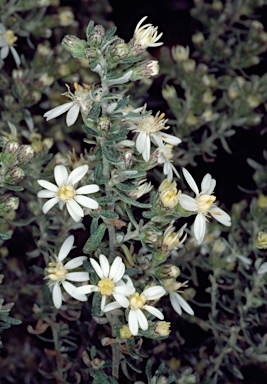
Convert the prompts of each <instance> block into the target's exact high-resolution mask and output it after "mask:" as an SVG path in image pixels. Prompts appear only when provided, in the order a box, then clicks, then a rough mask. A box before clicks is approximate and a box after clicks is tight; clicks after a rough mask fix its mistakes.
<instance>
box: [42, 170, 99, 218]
mask: <svg viewBox="0 0 267 384" xmlns="http://www.w3.org/2000/svg"><path fill="white" fill-rule="evenodd" d="M87 171H88V165H82V166H80V167H77V168H75V169H74V170H73V171H72V172H71V173H70V174H68V171H67V168H66V167H65V166H64V165H57V166H56V167H55V170H54V176H55V180H56V184H57V185H55V184H52V183H50V182H49V181H46V180H37V182H38V183H39V184H40V185H41V187H43V188H45V189H42V190H41V191H39V192H38V194H37V196H38V197H40V198H45V199H47V198H49V200H48V201H47V202H46V203H45V204H44V206H43V213H44V214H46V213H47V212H48V211H49V210H50V209H51V208H52V207H53V206H54V205H55V204H57V203H58V205H59V208H60V209H63V207H64V205H65V204H66V206H67V210H68V212H69V214H70V216H71V217H72V218H73V220H74V221H76V222H79V221H80V220H81V218H82V217H84V212H83V209H82V208H81V207H80V205H82V206H83V207H86V208H90V209H97V208H98V207H99V205H98V202H97V201H95V200H94V199H91V198H90V197H87V196H83V195H84V194H88V193H95V192H98V191H99V186H98V185H96V184H91V185H85V186H83V187H80V188H78V189H76V185H77V184H78V182H79V181H80V180H81V179H82V178H83V177H84V176H85V174H86V172H87ZM79 204H80V205H79Z"/></svg>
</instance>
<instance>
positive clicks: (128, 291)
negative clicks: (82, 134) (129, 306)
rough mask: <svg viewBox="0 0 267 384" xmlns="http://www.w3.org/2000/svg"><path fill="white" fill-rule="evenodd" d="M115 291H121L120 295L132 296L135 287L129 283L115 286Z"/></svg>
mask: <svg viewBox="0 0 267 384" xmlns="http://www.w3.org/2000/svg"><path fill="white" fill-rule="evenodd" d="M113 292H115V293H119V294H120V295H124V296H130V295H132V294H133V293H134V292H135V288H134V287H132V286H129V285H122V286H117V285H116V287H114V288H113Z"/></svg>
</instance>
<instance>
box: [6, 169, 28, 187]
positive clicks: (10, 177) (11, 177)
mask: <svg viewBox="0 0 267 384" xmlns="http://www.w3.org/2000/svg"><path fill="white" fill-rule="evenodd" d="M23 177H24V171H23V169H21V168H19V167H16V168H13V169H11V170H10V171H8V172H7V173H6V174H5V182H6V183H9V184H14V183H17V182H18V181H20V180H21V179H23Z"/></svg>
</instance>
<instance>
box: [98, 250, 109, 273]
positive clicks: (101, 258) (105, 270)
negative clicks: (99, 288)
mask: <svg viewBox="0 0 267 384" xmlns="http://www.w3.org/2000/svg"><path fill="white" fill-rule="evenodd" d="M99 263H100V267H101V269H102V272H103V276H104V277H108V276H109V269H110V266H109V262H108V259H107V258H106V256H105V255H100V256H99Z"/></svg>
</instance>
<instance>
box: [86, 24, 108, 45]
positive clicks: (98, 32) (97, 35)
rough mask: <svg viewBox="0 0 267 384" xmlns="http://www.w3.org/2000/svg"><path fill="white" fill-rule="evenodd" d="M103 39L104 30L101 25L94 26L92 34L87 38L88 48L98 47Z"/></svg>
mask: <svg viewBox="0 0 267 384" xmlns="http://www.w3.org/2000/svg"><path fill="white" fill-rule="evenodd" d="M104 37H105V28H104V27H103V26H102V25H96V26H95V27H94V29H93V32H92V33H91V34H90V36H88V45H89V46H90V47H99V46H100V45H101V43H102V41H103V39H104Z"/></svg>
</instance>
